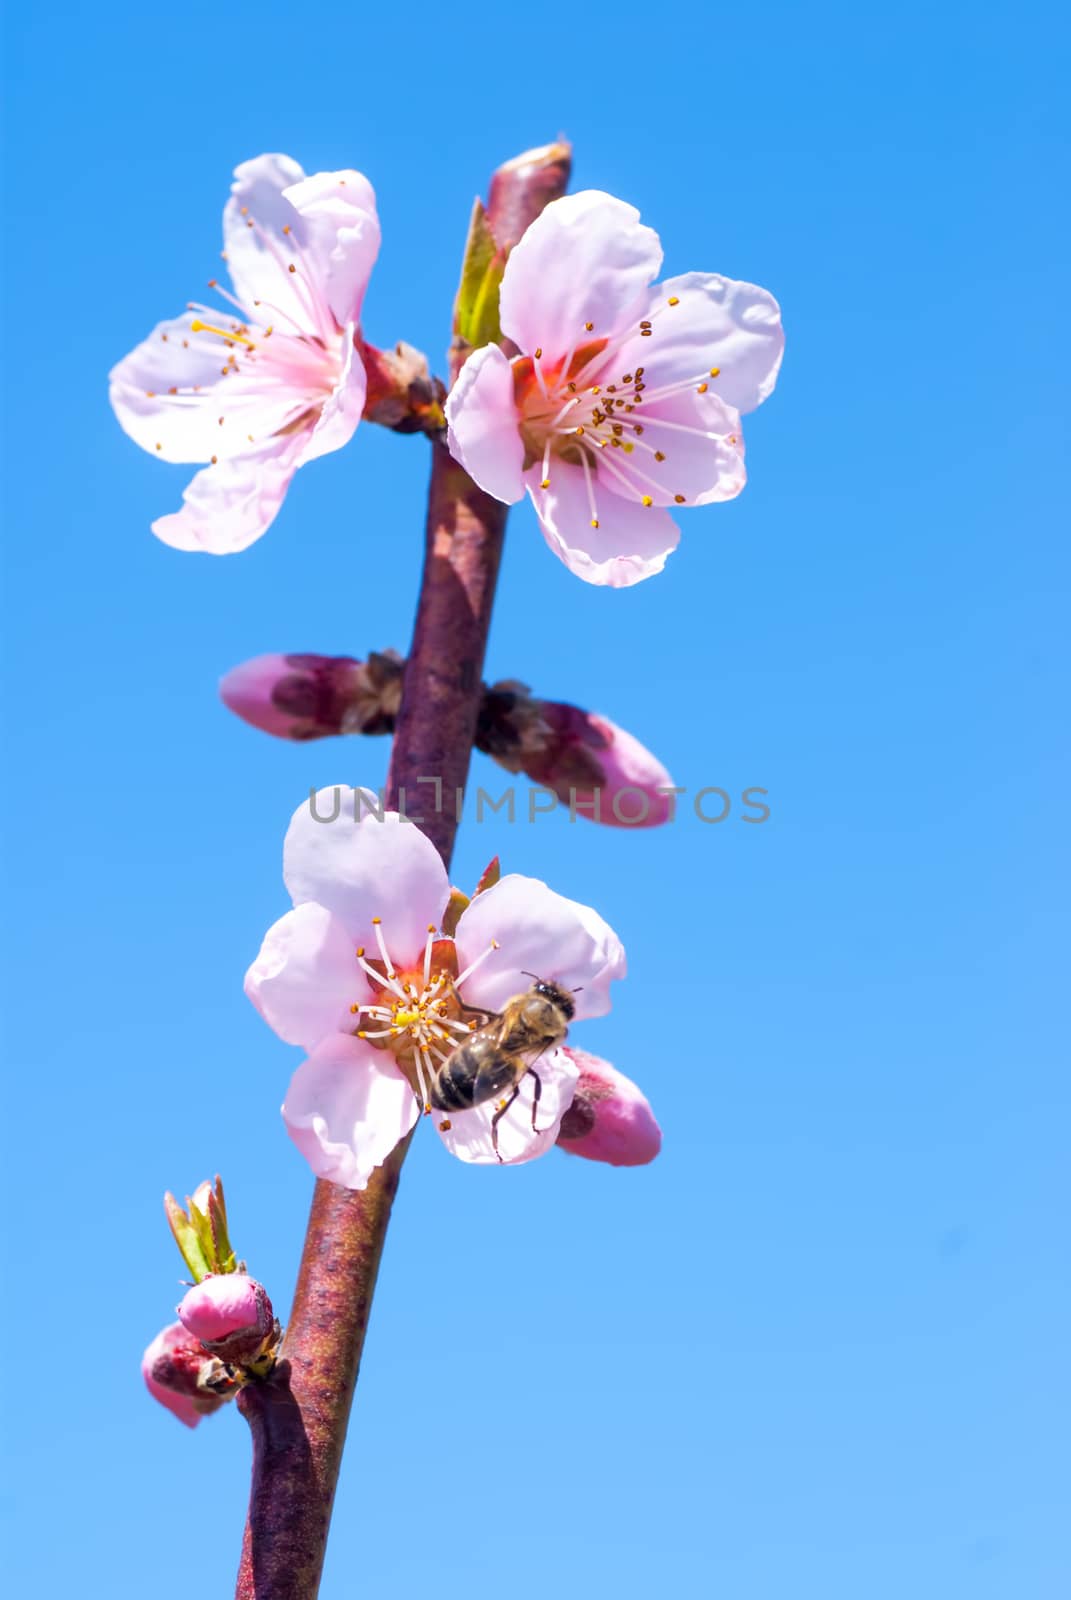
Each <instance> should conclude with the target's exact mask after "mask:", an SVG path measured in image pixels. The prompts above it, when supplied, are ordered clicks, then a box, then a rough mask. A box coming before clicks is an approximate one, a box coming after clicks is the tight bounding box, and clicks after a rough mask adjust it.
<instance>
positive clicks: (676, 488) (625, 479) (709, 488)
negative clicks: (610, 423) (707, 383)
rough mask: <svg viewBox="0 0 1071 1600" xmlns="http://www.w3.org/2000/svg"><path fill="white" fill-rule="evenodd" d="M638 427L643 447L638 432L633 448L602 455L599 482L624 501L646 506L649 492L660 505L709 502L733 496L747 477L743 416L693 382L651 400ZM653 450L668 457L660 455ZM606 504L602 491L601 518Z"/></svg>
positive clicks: (696, 504) (729, 498) (703, 503)
mask: <svg viewBox="0 0 1071 1600" xmlns="http://www.w3.org/2000/svg"><path fill="white" fill-rule="evenodd" d="M633 425H635V424H633ZM628 426H629V424H626V436H627V428H628ZM638 426H639V428H640V429H641V433H642V442H643V448H642V449H641V447H640V438H639V436H637V437H636V438H635V439H634V440H632V441H630V442H631V443H633V445H634V448H633V450H632V451H631V452H628V453H626V452H625V451H624V450H614V451H613V453H612V454H611V452H610V451H609V450H604V451H603V452H602V454H601V455H600V456H599V463H598V464H599V469H600V472H601V473H602V479H601V480H600V482H605V484H606V487H607V488H608V489H612V490H613V491H614V493H616V494H619V495H621V496H622V497H623V498H624V499H625V500H631V501H632V502H633V504H637V503H638V504H640V505H642V503H643V497H644V495H645V494H646V495H650V497H651V500H652V501H653V503H654V504H655V505H656V506H673V505H679V506H698V505H708V504H709V503H710V502H711V501H714V500H732V499H733V498H734V497H735V496H736V495H738V494H739V493H740V491H741V489H742V488H743V487H744V484H745V483H746V482H747V471H746V469H745V467H744V437H743V433H742V432H741V428H740V415H739V413H738V412H737V411H734V410H733V408H732V406H727V405H726V404H725V402H724V400H721V399H719V397H718V396H717V395H716V394H713V393H711V392H710V391H709V390H707V391H706V392H705V393H703V394H700V393H699V392H698V389H697V388H696V387H690V388H689V389H687V390H686V391H685V392H684V393H677V394H674V395H670V396H665V397H663V398H662V399H660V400H653V401H651V402H650V404H649V405H645V406H644V408H643V420H642V422H641V423H639V424H638ZM655 450H657V451H658V453H659V454H660V455H662V456H664V457H665V460H663V461H659V460H657V458H656V457H655V455H654V453H653V452H654V451H655ZM602 509H603V501H602V497H601V495H600V497H599V518H600V521H601V519H602Z"/></svg>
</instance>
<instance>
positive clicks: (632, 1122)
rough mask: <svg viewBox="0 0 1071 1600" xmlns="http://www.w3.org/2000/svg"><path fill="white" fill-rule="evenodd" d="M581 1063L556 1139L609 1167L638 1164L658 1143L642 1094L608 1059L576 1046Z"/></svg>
mask: <svg viewBox="0 0 1071 1600" xmlns="http://www.w3.org/2000/svg"><path fill="white" fill-rule="evenodd" d="M568 1054H569V1055H570V1056H572V1058H573V1060H574V1061H575V1062H576V1065H577V1066H578V1067H579V1068H580V1081H579V1083H578V1084H577V1086H576V1093H575V1094H574V1096H573V1103H572V1105H571V1106H570V1107H569V1109H568V1111H567V1112H566V1113H565V1115H564V1117H563V1118H562V1125H561V1131H560V1132H559V1134H558V1143H559V1144H560V1145H561V1147H562V1149H563V1150H568V1151H569V1152H570V1154H571V1155H574V1156H587V1158H588V1160H589V1161H605V1162H607V1163H608V1164H609V1165H610V1166H611V1167H642V1166H644V1165H645V1164H646V1163H647V1162H648V1161H653V1160H654V1158H655V1156H656V1155H657V1154H658V1152H659V1150H661V1148H662V1130H661V1128H660V1127H659V1126H658V1123H657V1122H656V1121H655V1117H654V1112H653V1111H652V1110H651V1107H650V1104H649V1103H648V1101H647V1098H646V1096H645V1095H643V1094H641V1092H640V1090H639V1089H638V1088H637V1087H636V1085H635V1084H634V1083H633V1082H632V1080H631V1079H630V1078H626V1077H625V1075H624V1073H622V1072H617V1071H616V1070H615V1069H614V1068H613V1067H612V1066H611V1065H610V1063H609V1062H608V1061H603V1060H602V1059H601V1058H600V1057H599V1056H591V1055H588V1053H587V1051H586V1050H574V1049H572V1048H571V1047H570V1048H569V1050H568Z"/></svg>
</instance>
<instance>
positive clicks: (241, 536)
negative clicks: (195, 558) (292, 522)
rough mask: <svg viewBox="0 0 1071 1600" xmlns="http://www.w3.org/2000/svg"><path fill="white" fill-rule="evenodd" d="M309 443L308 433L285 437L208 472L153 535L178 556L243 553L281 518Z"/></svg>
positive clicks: (204, 471)
mask: <svg viewBox="0 0 1071 1600" xmlns="http://www.w3.org/2000/svg"><path fill="white" fill-rule="evenodd" d="M308 439H309V431H305V432H303V433H296V434H285V435H283V436H282V437H281V438H278V437H277V438H274V439H269V441H268V443H267V444H266V445H264V446H262V447H261V449H259V450H250V451H249V453H248V455H244V456H236V457H235V458H234V459H233V460H232V461H222V460H221V461H219V462H217V463H215V464H214V465H212V466H209V467H204V468H203V469H202V470H201V471H200V472H199V473H197V475H196V477H195V478H193V479H192V481H191V482H190V483H189V484H188V485H187V487H186V489H185V490H184V491H183V495H182V500H183V506H182V510H181V511H174V512H171V513H170V514H169V515H168V516H166V517H158V518H157V520H156V521H155V522H154V523H153V525H152V531H153V533H155V535H156V537H157V538H158V539H162V540H163V542H164V544H169V545H171V546H172V547H173V548H174V549H176V550H201V551H204V552H207V553H208V554H210V555H216V556H223V555H230V554H232V553H233V552H234V551H235V550H245V549H246V548H247V546H249V545H251V544H252V543H253V542H254V541H255V540H257V539H259V538H260V536H261V534H262V533H264V532H265V531H266V530H267V529H268V528H269V527H270V526H271V524H272V523H273V522H274V520H275V518H276V516H277V515H278V512H279V507H280V506H281V505H282V503H283V500H284V499H285V497H286V491H287V489H288V488H289V487H290V480H291V478H292V477H293V476H294V473H295V472H296V471H297V469H298V466H299V465H300V462H301V458H302V455H303V453H304V451H305V448H306V446H307V443H308Z"/></svg>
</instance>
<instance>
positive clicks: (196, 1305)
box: [178, 1272, 278, 1366]
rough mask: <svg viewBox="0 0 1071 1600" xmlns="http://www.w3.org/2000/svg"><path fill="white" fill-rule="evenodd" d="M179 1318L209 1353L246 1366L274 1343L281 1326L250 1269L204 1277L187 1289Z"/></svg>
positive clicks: (236, 1364)
mask: <svg viewBox="0 0 1071 1600" xmlns="http://www.w3.org/2000/svg"><path fill="white" fill-rule="evenodd" d="M178 1316H179V1321H180V1322H181V1323H182V1326H183V1327H184V1328H185V1329H186V1331H187V1333H189V1334H191V1335H192V1336H193V1338H194V1339H199V1340H200V1342H201V1344H202V1345H204V1347H205V1349H206V1350H207V1351H209V1352H210V1354H212V1355H215V1356H218V1357H219V1358H220V1360H222V1361H226V1362H230V1363H233V1364H234V1365H235V1366H246V1365H248V1364H249V1363H251V1362H253V1361H255V1360H257V1358H258V1357H259V1356H260V1355H262V1354H263V1352H264V1350H265V1347H266V1346H268V1345H269V1344H272V1343H274V1340H275V1337H276V1335H277V1332H278V1329H277V1326H276V1322H275V1313H274V1312H273V1311H272V1305H271V1301H270V1300H269V1299H268V1294H267V1290H266V1289H265V1288H264V1286H263V1285H262V1284H260V1283H258V1282H257V1280H256V1279H255V1278H251V1277H250V1276H249V1274H248V1273H247V1272H227V1273H222V1274H220V1275H218V1276H212V1277H208V1278H205V1279H204V1280H203V1281H202V1282H201V1283H195V1284H194V1285H193V1288H192V1289H190V1290H188V1291H187V1293H186V1295H185V1296H184V1298H183V1300H182V1303H181V1305H180V1306H179V1307H178Z"/></svg>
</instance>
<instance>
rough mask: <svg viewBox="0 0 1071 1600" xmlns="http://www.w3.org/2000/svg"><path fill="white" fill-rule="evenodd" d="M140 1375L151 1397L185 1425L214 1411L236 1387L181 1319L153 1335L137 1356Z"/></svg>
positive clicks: (230, 1377)
mask: <svg viewBox="0 0 1071 1600" xmlns="http://www.w3.org/2000/svg"><path fill="white" fill-rule="evenodd" d="M141 1375H142V1377H143V1378H144V1379H145V1386H146V1388H147V1389H148V1391H149V1393H150V1394H151V1395H152V1397H153V1399H154V1400H159V1402H160V1404H161V1405H162V1406H166V1407H167V1409H168V1410H169V1411H170V1412H172V1413H173V1414H174V1415H175V1416H176V1417H178V1419H179V1421H180V1422H184V1423H185V1424H186V1426H187V1428H196V1426H197V1424H198V1423H199V1422H200V1420H201V1418H202V1417H207V1416H209V1415H210V1413H211V1412H213V1411H218V1410H219V1408H220V1406H221V1405H223V1404H224V1403H225V1402H226V1401H227V1399H228V1398H229V1397H230V1395H231V1394H232V1393H233V1392H234V1390H235V1388H236V1384H235V1381H234V1377H233V1375H232V1374H231V1373H229V1372H228V1370H227V1368H226V1367H225V1366H224V1364H223V1362H222V1361H220V1360H219V1359H218V1357H216V1356H212V1355H209V1354H208V1353H207V1352H206V1351H205V1350H203V1349H202V1348H201V1346H200V1344H198V1342H197V1341H196V1340H195V1339H192V1338H191V1337H190V1335H189V1334H188V1333H187V1332H186V1329H185V1328H184V1327H183V1326H182V1324H181V1322H172V1323H170V1324H169V1325H168V1326H167V1327H166V1328H164V1329H162V1330H161V1331H160V1332H159V1333H158V1334H157V1335H156V1338H155V1339H154V1340H153V1342H152V1344H151V1345H150V1346H149V1348H148V1349H147V1350H146V1352H145V1354H144V1355H143V1356H142V1358H141Z"/></svg>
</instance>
